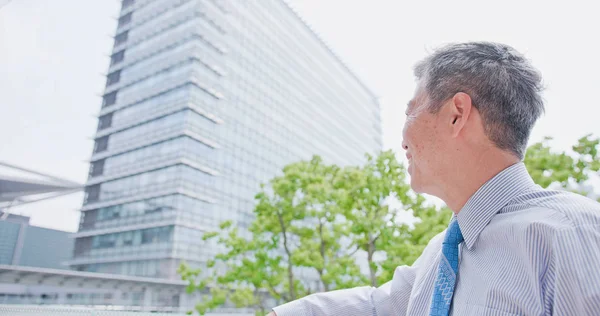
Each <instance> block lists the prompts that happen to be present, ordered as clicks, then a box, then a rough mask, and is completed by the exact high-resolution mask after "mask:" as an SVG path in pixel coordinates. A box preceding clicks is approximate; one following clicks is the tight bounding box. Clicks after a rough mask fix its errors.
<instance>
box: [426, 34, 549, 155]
mask: <svg viewBox="0 0 600 316" xmlns="http://www.w3.org/2000/svg"><path fill="white" fill-rule="evenodd" d="M415 76H416V77H417V79H418V80H424V81H423V83H424V89H425V91H426V93H427V95H428V97H429V99H430V101H431V103H430V104H429V105H428V106H429V110H430V112H431V113H437V112H438V111H439V110H440V108H441V106H442V104H443V102H444V101H446V100H448V99H449V98H451V97H452V96H454V94H456V93H458V92H464V93H467V94H468V95H469V96H470V97H471V100H472V102H473V105H474V106H475V108H477V110H478V111H479V112H480V113H481V117H482V120H483V124H484V129H485V133H486V135H487V137H488V138H489V139H490V140H491V141H492V142H494V144H495V145H496V146H497V147H499V148H501V149H504V150H508V151H511V152H513V153H515V154H516V155H517V156H518V157H519V158H521V159H523V157H524V155H525V150H526V147H527V141H528V139H529V134H530V132H531V129H532V128H533V125H534V124H535V122H536V120H537V119H538V118H539V117H540V115H541V114H542V113H543V112H544V102H543V100H542V96H541V92H542V89H543V87H542V82H541V81H542V76H541V74H540V73H539V71H538V70H536V69H535V68H534V67H533V66H532V65H531V64H530V62H529V61H528V60H527V59H525V57H524V56H523V55H521V54H520V53H519V52H517V51H516V50H515V49H514V48H512V47H510V46H507V45H503V44H497V43H488V42H475V43H463V44H451V45H448V46H444V47H442V48H441V49H438V50H436V51H435V52H434V53H433V54H431V55H430V56H428V57H427V58H425V59H424V60H423V61H421V62H419V63H418V64H417V65H416V66H415Z"/></svg>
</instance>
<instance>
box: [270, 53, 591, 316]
mask: <svg viewBox="0 0 600 316" xmlns="http://www.w3.org/2000/svg"><path fill="white" fill-rule="evenodd" d="M415 75H416V77H417V80H418V87H417V90H416V93H415V96H414V98H413V99H412V100H411V101H410V102H409V104H408V108H407V110H406V116H407V118H406V123H405V126H404V131H403V137H404V141H403V144H402V145H403V147H404V149H405V150H406V156H407V158H408V161H409V167H408V172H409V173H410V174H411V186H412V188H413V189H414V190H415V191H416V192H419V193H428V194H431V195H434V196H437V197H439V198H441V199H442V200H444V202H445V203H446V204H447V205H448V206H449V207H450V208H451V209H452V210H453V211H454V215H453V217H452V220H451V221H450V224H449V226H448V229H447V230H446V231H444V232H442V233H441V234H439V235H438V236H436V237H434V238H433V239H432V240H431V241H430V243H429V245H428V246H427V247H426V248H425V250H424V251H423V253H422V255H421V257H420V258H419V259H417V261H416V262H415V263H414V264H413V265H412V266H411V267H407V266H402V267H398V268H397V269H396V271H395V273H394V277H393V279H392V280H391V281H390V282H388V283H386V284H384V285H383V286H381V287H379V288H372V287H359V288H354V289H348V290H340V291H334V292H329V293H319V294H314V295H311V296H308V297H305V298H303V299H299V300H297V301H294V302H290V303H288V304H285V305H282V306H279V307H276V308H275V309H274V311H273V313H271V315H277V316H320V315H332V316H351V315H377V316H388V315H449V314H454V315H600V205H599V204H598V203H596V202H594V201H592V200H589V199H587V198H584V197H581V196H578V195H575V194H571V193H566V192H557V191H549V190H544V189H542V188H540V187H539V186H537V185H535V184H534V183H533V181H532V180H531V178H530V176H529V175H528V173H527V170H526V169H525V166H524V165H523V163H522V162H521V160H522V159H523V156H524V153H525V149H526V145H527V140H528V138H529V134H530V132H531V129H532V127H533V125H534V123H535V121H536V120H537V119H538V117H539V116H540V115H541V113H542V112H543V111H544V106H543V102H542V97H541V95H540V93H541V76H540V74H539V73H538V71H536V70H535V69H534V68H533V67H532V66H531V65H530V63H529V62H528V61H527V60H526V59H525V58H524V57H523V56H522V55H521V54H519V53H518V52H517V51H515V50H514V49H513V48H511V47H509V46H506V45H501V44H495V43H465V44H456V45H449V46H446V47H443V48H442V49H440V50H438V51H436V52H434V53H433V54H432V55H431V56H429V57H427V58H426V59H425V60H423V61H422V62H420V63H419V64H418V65H417V66H416V68H415Z"/></svg>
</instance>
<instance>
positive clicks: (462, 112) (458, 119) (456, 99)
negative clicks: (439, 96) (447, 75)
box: [447, 92, 473, 137]
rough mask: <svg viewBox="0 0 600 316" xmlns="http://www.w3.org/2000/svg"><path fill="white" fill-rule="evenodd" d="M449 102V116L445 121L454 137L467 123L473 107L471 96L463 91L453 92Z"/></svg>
mask: <svg viewBox="0 0 600 316" xmlns="http://www.w3.org/2000/svg"><path fill="white" fill-rule="evenodd" d="M449 103H450V104H449V106H450V116H449V120H448V122H447V123H448V124H449V127H450V129H451V130H452V136H453V137H456V136H458V135H459V134H460V132H461V131H462V130H463V128H464V127H465V125H466V124H467V121H468V120H469V116H470V115H471V110H472V109H473V103H472V102H471V97H470V96H469V95H468V94H466V93H464V92H458V93H457V94H455V95H454V96H453V97H452V99H450V102H449Z"/></svg>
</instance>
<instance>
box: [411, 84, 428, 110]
mask: <svg viewBox="0 0 600 316" xmlns="http://www.w3.org/2000/svg"><path fill="white" fill-rule="evenodd" d="M426 99H427V94H426V93H425V90H424V89H423V86H422V85H421V83H418V84H417V87H416V88H415V93H414V95H413V97H412V99H411V100H410V101H408V107H409V108H413V107H415V106H417V105H419V104H423V103H424V102H425V101H426Z"/></svg>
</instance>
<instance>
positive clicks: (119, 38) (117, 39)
mask: <svg viewBox="0 0 600 316" xmlns="http://www.w3.org/2000/svg"><path fill="white" fill-rule="evenodd" d="M128 34H129V32H128V31H125V32H123V33H121V34H118V35H117V36H115V46H117V45H120V44H123V43H125V42H127V37H128Z"/></svg>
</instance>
